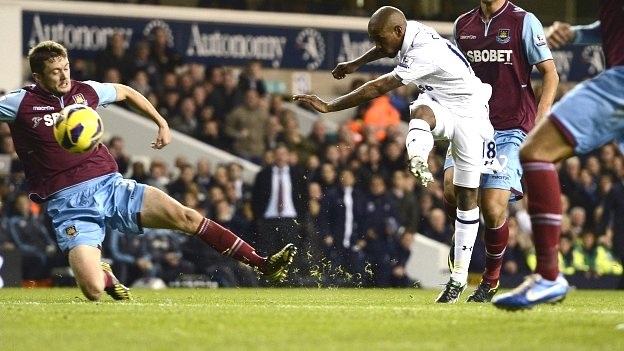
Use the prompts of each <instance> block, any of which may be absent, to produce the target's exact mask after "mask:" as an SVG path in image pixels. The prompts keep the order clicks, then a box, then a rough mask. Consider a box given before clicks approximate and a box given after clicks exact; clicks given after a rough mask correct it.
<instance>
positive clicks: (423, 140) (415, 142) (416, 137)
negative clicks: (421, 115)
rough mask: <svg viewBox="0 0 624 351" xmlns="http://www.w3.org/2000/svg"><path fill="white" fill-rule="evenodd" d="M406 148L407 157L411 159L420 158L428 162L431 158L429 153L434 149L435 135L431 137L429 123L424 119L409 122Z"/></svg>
mask: <svg viewBox="0 0 624 351" xmlns="http://www.w3.org/2000/svg"><path fill="white" fill-rule="evenodd" d="M405 147H406V148H407V156H409V158H410V159H412V158H413V157H414V156H420V157H422V158H423V160H425V161H426V160H427V158H428V157H429V152H430V151H431V149H433V135H431V128H430V127H429V123H427V122H425V120H423V119H418V118H414V119H412V120H411V121H410V122H409V131H408V132H407V137H406V138H405Z"/></svg>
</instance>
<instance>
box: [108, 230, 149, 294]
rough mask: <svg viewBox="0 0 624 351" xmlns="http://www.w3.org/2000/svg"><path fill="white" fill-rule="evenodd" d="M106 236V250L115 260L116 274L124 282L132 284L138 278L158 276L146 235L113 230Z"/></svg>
mask: <svg viewBox="0 0 624 351" xmlns="http://www.w3.org/2000/svg"><path fill="white" fill-rule="evenodd" d="M106 238H107V242H106V244H105V245H106V246H107V250H106V251H107V253H108V254H109V255H110V257H111V258H112V260H113V265H112V266H113V269H114V270H115V275H116V276H117V279H119V281H120V282H121V283H122V284H124V285H132V283H134V282H135V281H136V280H138V279H141V278H153V277H155V276H156V266H155V265H154V262H153V261H152V257H151V256H150V253H149V250H148V247H147V241H146V240H145V239H146V238H145V236H143V235H141V236H137V235H132V234H125V233H122V232H120V231H117V230H111V231H110V233H109V234H108V235H106Z"/></svg>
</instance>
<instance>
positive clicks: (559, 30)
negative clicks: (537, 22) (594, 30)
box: [546, 21, 576, 49]
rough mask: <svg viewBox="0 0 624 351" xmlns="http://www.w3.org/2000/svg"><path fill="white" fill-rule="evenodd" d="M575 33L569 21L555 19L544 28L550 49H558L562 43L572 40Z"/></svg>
mask: <svg viewBox="0 0 624 351" xmlns="http://www.w3.org/2000/svg"><path fill="white" fill-rule="evenodd" d="M575 36H576V33H575V32H574V29H572V27H571V26H570V24H569V23H565V22H559V21H555V22H554V23H553V24H552V25H551V26H550V27H548V28H546V42H547V43H548V46H549V47H550V48H552V49H558V48H559V47H561V46H562V45H564V44H566V43H569V42H572V41H573V40H574V37H575Z"/></svg>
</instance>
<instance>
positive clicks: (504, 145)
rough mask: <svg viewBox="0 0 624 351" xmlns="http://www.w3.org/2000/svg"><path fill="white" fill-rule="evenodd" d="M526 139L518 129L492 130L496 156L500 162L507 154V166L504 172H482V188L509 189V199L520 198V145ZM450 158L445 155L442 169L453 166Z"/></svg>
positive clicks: (521, 193) (521, 195)
mask: <svg viewBox="0 0 624 351" xmlns="http://www.w3.org/2000/svg"><path fill="white" fill-rule="evenodd" d="M525 139H526V133H524V132H523V131H522V130H520V129H511V130H503V131H498V130H497V131H494V141H495V142H496V157H497V158H498V159H499V161H500V162H501V163H503V162H502V160H501V158H500V156H501V155H505V156H507V166H506V168H505V171H504V172H501V173H495V174H482V175H481V185H480V187H481V188H483V189H503V190H509V191H511V195H510V196H509V201H517V200H520V199H522V197H523V196H524V192H523V191H522V183H521V179H522V165H520V153H519V152H520V145H521V144H522V143H523V142H524V140H525ZM453 166H454V165H453V160H452V158H451V157H450V156H449V155H447V156H446V160H444V170H446V169H447V168H450V167H453Z"/></svg>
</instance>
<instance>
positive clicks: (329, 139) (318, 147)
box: [308, 118, 336, 155]
mask: <svg viewBox="0 0 624 351" xmlns="http://www.w3.org/2000/svg"><path fill="white" fill-rule="evenodd" d="M308 140H309V141H310V142H311V143H312V144H313V145H314V154H316V155H323V154H325V149H326V148H327V146H328V145H330V144H331V143H333V142H335V141H336V140H335V135H331V134H330V133H329V132H328V131H327V123H325V120H323V119H322V118H319V119H317V120H316V121H314V123H313V124H312V130H310V134H309V135H308Z"/></svg>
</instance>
